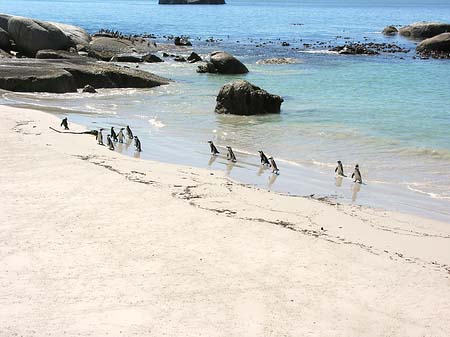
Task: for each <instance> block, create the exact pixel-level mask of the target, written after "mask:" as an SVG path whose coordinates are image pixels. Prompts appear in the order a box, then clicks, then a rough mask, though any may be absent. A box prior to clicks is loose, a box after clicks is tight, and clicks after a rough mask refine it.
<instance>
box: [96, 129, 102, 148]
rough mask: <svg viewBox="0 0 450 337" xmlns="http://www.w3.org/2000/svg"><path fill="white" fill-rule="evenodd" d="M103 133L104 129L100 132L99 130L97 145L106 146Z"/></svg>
mask: <svg viewBox="0 0 450 337" xmlns="http://www.w3.org/2000/svg"><path fill="white" fill-rule="evenodd" d="M102 131H103V129H100V130H98V133H97V143H98V145H104V144H103V135H102Z"/></svg>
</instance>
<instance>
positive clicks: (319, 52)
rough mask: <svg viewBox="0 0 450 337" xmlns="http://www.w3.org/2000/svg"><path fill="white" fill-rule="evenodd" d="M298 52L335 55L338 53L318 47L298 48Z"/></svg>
mask: <svg viewBox="0 0 450 337" xmlns="http://www.w3.org/2000/svg"><path fill="white" fill-rule="evenodd" d="M299 53H305V54H333V55H337V54H338V53H337V52H335V51H332V50H328V49H318V50H300V51H299Z"/></svg>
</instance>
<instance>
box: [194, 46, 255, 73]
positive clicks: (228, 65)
mask: <svg viewBox="0 0 450 337" xmlns="http://www.w3.org/2000/svg"><path fill="white" fill-rule="evenodd" d="M197 72H199V73H206V72H207V73H219V74H246V73H248V69H247V67H246V66H245V65H244V64H243V63H242V62H241V61H239V60H238V59H237V58H235V57H234V56H233V55H231V54H228V53H226V52H224V51H215V52H212V53H211V55H210V62H208V63H207V64H206V65H202V66H199V67H198V70H197Z"/></svg>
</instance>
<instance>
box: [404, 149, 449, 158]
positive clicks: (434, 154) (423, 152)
mask: <svg viewBox="0 0 450 337" xmlns="http://www.w3.org/2000/svg"><path fill="white" fill-rule="evenodd" d="M400 153H401V154H403V155H408V156H423V157H431V158H433V159H443V160H450V150H447V149H433V148H429V147H420V148H402V149H400Z"/></svg>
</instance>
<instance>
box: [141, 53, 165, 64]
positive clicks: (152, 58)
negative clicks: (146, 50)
mask: <svg viewBox="0 0 450 337" xmlns="http://www.w3.org/2000/svg"><path fill="white" fill-rule="evenodd" d="M142 59H143V60H144V62H148V63H158V62H164V61H163V60H161V58H159V57H158V56H156V55H154V54H147V55H144V56H143V57H142Z"/></svg>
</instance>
